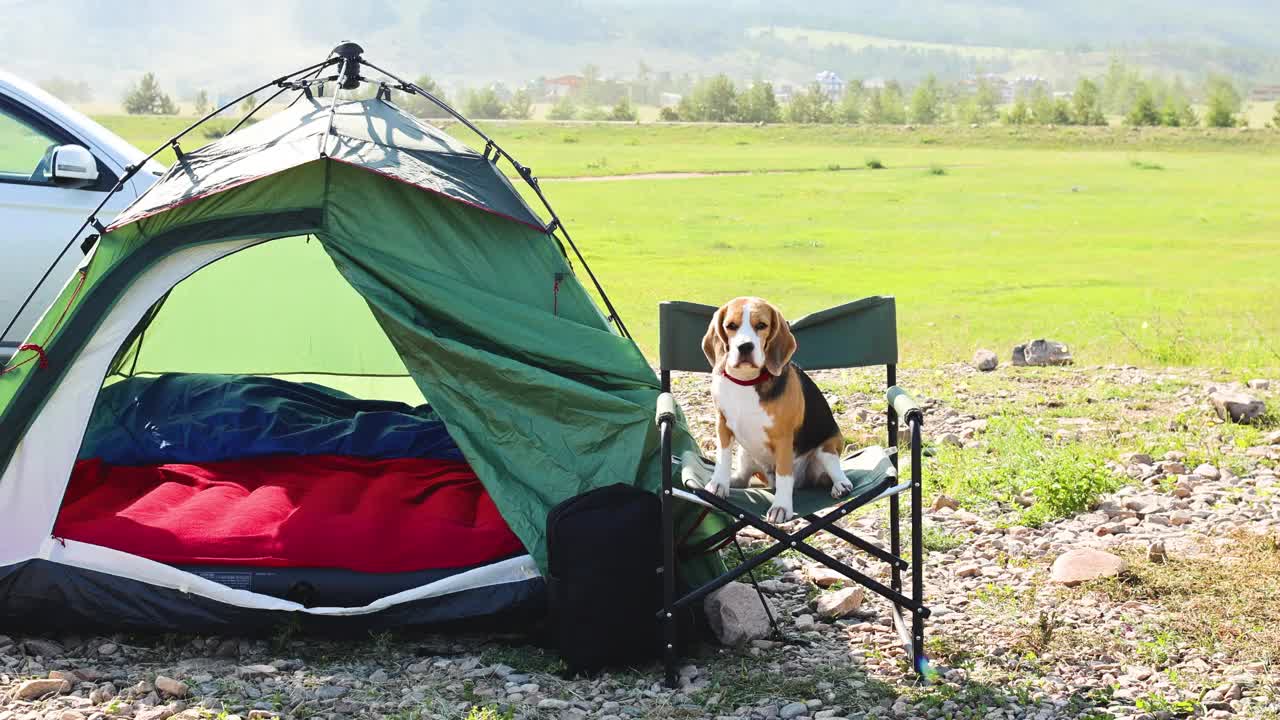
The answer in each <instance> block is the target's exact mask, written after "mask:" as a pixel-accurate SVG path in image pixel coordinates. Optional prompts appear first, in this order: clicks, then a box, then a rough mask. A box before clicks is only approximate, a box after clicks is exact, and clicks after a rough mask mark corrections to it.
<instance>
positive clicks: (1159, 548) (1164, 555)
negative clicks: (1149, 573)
mask: <svg viewBox="0 0 1280 720" xmlns="http://www.w3.org/2000/svg"><path fill="white" fill-rule="evenodd" d="M1147 559H1148V560H1150V561H1151V562H1153V563H1162V562H1166V561H1168V559H1169V553H1168V552H1166V551H1165V549H1164V542H1163V541H1161V540H1156V541H1155V542H1153V543H1151V544H1150V545H1148V546H1147Z"/></svg>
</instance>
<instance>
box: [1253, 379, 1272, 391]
mask: <svg viewBox="0 0 1280 720" xmlns="http://www.w3.org/2000/svg"><path fill="white" fill-rule="evenodd" d="M1249 389H1250V390H1270V389H1271V381H1270V380H1263V379H1262V378H1254V379H1253V380H1250V381H1249Z"/></svg>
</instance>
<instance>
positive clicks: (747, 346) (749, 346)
mask: <svg viewBox="0 0 1280 720" xmlns="http://www.w3.org/2000/svg"><path fill="white" fill-rule="evenodd" d="M755 349H756V344H755V343H749V342H745V343H742V344H741V345H739V346H738V354H739V355H745V354H746V353H749V352H751V351H752V350H755Z"/></svg>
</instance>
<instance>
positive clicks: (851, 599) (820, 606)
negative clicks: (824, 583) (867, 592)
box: [817, 587, 862, 620]
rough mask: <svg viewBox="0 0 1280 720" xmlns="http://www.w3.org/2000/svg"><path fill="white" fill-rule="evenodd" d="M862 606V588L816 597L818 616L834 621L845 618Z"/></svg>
mask: <svg viewBox="0 0 1280 720" xmlns="http://www.w3.org/2000/svg"><path fill="white" fill-rule="evenodd" d="M861 606H862V588H861V587H850V588H845V589H843V590H837V591H835V592H830V593H823V594H821V595H819V596H818V603H817V610H818V614H819V615H821V616H822V617H824V618H829V619H832V620H835V619H837V618H842V617H845V616H847V615H849V614H851V613H853V612H854V611H855V610H857V609H858V608H859V607H861Z"/></svg>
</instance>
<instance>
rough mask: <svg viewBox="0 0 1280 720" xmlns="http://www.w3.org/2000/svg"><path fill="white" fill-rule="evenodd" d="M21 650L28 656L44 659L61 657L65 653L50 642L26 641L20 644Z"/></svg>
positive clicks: (54, 643) (60, 647)
mask: <svg viewBox="0 0 1280 720" xmlns="http://www.w3.org/2000/svg"><path fill="white" fill-rule="evenodd" d="M22 648H23V649H24V650H26V651H27V654H28V655H39V656H40V657H44V658H56V657H62V654H63V653H64V652H66V651H65V650H63V649H62V646H61V645H59V644H58V643H56V642H54V641H52V640H28V641H26V642H24V643H22Z"/></svg>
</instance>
